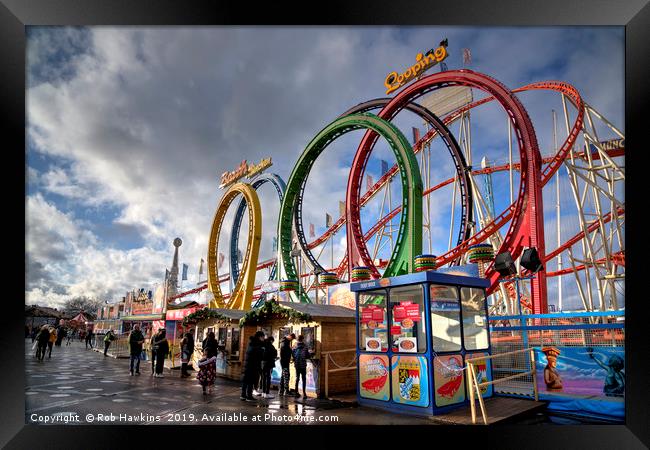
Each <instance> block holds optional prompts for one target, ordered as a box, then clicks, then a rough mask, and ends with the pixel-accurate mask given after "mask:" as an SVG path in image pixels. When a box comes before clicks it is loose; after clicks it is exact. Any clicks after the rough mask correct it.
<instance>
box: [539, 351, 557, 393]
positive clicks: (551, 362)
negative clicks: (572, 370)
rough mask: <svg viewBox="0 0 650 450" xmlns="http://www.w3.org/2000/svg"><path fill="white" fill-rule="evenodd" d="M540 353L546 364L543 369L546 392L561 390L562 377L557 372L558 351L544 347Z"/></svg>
mask: <svg viewBox="0 0 650 450" xmlns="http://www.w3.org/2000/svg"><path fill="white" fill-rule="evenodd" d="M542 352H544V354H545V355H546V359H547V361H548V363H547V364H546V367H544V383H546V390H548V391H559V390H562V377H560V373H559V372H558V371H557V369H556V366H557V357H558V355H559V354H560V350H558V349H557V348H555V347H544V348H543V349H542Z"/></svg>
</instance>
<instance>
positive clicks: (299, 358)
mask: <svg viewBox="0 0 650 450" xmlns="http://www.w3.org/2000/svg"><path fill="white" fill-rule="evenodd" d="M304 340H305V337H304V336H303V335H302V334H301V335H300V336H298V345H296V348H295V349H294V350H293V364H294V366H295V368H296V397H297V398H299V397H300V393H299V392H298V382H299V380H300V378H302V395H304V396H305V397H307V389H306V388H307V359H308V358H309V350H308V349H307V346H306V345H305V342H304Z"/></svg>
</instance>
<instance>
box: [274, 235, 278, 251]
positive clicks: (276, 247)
mask: <svg viewBox="0 0 650 450" xmlns="http://www.w3.org/2000/svg"><path fill="white" fill-rule="evenodd" d="M273 251H274V252H277V251H278V238H277V237H274V238H273Z"/></svg>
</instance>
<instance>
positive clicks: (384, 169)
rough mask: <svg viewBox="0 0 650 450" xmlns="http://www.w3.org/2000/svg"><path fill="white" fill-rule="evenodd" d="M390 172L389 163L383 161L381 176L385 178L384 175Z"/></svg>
mask: <svg viewBox="0 0 650 450" xmlns="http://www.w3.org/2000/svg"><path fill="white" fill-rule="evenodd" d="M386 172H388V162H387V161H384V160H383V159H382V160H381V176H384V174H385V173H386Z"/></svg>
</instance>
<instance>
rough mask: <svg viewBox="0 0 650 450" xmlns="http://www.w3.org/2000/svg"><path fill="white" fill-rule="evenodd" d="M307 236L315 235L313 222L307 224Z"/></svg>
mask: <svg viewBox="0 0 650 450" xmlns="http://www.w3.org/2000/svg"><path fill="white" fill-rule="evenodd" d="M309 237H310V238H313V237H316V231H314V224H313V223H310V224H309Z"/></svg>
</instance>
